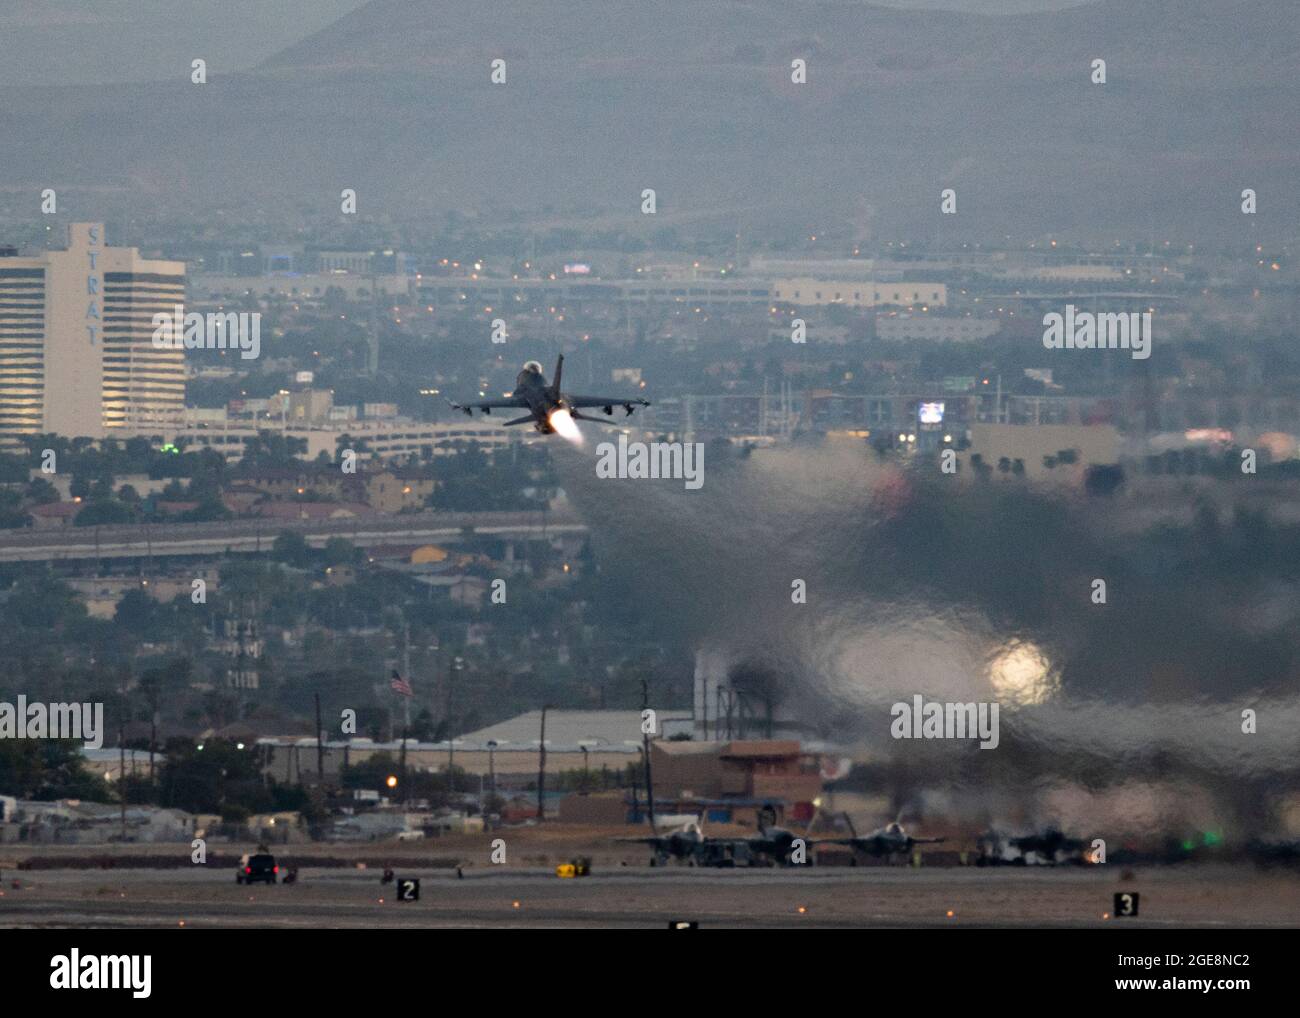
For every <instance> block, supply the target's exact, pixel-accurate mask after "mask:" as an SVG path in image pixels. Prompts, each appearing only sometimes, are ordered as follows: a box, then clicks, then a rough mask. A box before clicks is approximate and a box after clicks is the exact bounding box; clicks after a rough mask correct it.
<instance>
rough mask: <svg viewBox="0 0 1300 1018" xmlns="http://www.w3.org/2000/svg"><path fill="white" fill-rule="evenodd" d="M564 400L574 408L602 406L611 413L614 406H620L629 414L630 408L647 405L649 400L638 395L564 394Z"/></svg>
mask: <svg viewBox="0 0 1300 1018" xmlns="http://www.w3.org/2000/svg"><path fill="white" fill-rule="evenodd" d="M564 402H565V403H567V404H568V405H569V406H570V407H572V408H574V409H575V410H576V409H578V408H579V407H593V406H598V407H603V408H604V409H605V412H606V413H613V412H614V407H616V406H621V407H622V408H623V409H624V410H626V411H627V412H628V413H629V414H631V413H632V408H633V407H636V406H649V405H650V401H649V400H646V399H641V398H639V397H635V398H630V397H627V396H623V397H616V396H570V395H567V394H566V395H565V397H564Z"/></svg>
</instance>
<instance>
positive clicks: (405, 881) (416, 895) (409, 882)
mask: <svg viewBox="0 0 1300 1018" xmlns="http://www.w3.org/2000/svg"><path fill="white" fill-rule="evenodd" d="M397 900H398V901H419V900H420V881H418V880H414V879H412V878H411V877H398V878H397Z"/></svg>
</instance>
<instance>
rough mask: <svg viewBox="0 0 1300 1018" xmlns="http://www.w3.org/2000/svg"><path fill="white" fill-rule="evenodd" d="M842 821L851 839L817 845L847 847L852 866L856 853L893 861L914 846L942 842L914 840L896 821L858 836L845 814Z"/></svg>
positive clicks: (830, 839)
mask: <svg viewBox="0 0 1300 1018" xmlns="http://www.w3.org/2000/svg"><path fill="white" fill-rule="evenodd" d="M844 820H845V822H846V823H847V824H848V825H849V833H850V834H851V835H852V836H851V837H848V838H821V839H819V844H823V845H848V846H849V847H850V848H852V849H853V852H854V856H853V865H854V866H856V865H857V864H858V859H857V853H859V852H861V853H862V854H863V855H869V856H872V857H873V858H877V859H879V858H885V859H893V858H894V857H895V856H899V855H909V854H911V851H912V847H913V846H914V845H937V844H939V843H940V842H942V841H943V840H944V839H943V838H914V837H912V836H911V835H910V834H908V833H907V831H905V830H903V825H902V824H901V823H899V822H898V821H897V820H895V821H894V822H893V823H891V824H886V825H885V826H884V827H881V828H878V829H877V830H874V831H872V832H871V833H870V834H858V832H857V831H856V830H855V829H854V827H853V821H852V820H851V819H850V818H849V815H848V814H847V813H845V814H844Z"/></svg>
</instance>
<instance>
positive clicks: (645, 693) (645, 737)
mask: <svg viewBox="0 0 1300 1018" xmlns="http://www.w3.org/2000/svg"><path fill="white" fill-rule="evenodd" d="M649 709H650V687H649V686H648V685H647V684H646V680H645V679H642V680H641V729H642V731H641V745H642V748H643V752H644V753H645V798H646V807H647V808H648V810H649V812H650V832H651V833H652V834H653V833H654V832H655V831H656V830H657V828H656V827H655V786H654V780H653V779H652V778H651V776H650V733H649V732H647V731H646V730H645V712H646V711H647V710H649Z"/></svg>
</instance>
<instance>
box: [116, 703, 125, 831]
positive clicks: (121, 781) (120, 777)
mask: <svg viewBox="0 0 1300 1018" xmlns="http://www.w3.org/2000/svg"><path fill="white" fill-rule="evenodd" d="M125 706H126V705H125V703H123V709H124V713H123V715H122V718H121V719H120V720H119V721H118V729H117V788H118V791H119V792H120V793H121V795H120V798H121V800H122V844H123V845H125V844H126V714H125Z"/></svg>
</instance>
